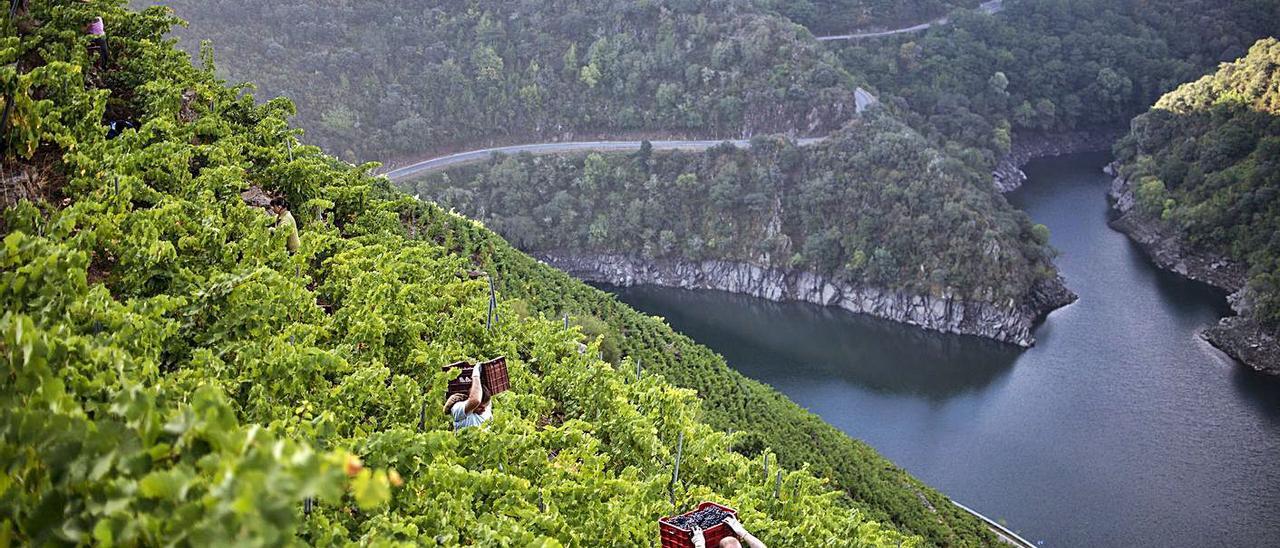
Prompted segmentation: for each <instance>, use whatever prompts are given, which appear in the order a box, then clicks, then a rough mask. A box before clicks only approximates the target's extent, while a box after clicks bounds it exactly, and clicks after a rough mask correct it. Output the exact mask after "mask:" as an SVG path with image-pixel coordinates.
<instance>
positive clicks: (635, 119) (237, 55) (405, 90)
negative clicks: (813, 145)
mask: <svg viewBox="0 0 1280 548" xmlns="http://www.w3.org/2000/svg"><path fill="white" fill-rule="evenodd" d="M163 3H164V4H166V5H170V6H172V7H173V8H174V9H175V10H176V11H177V13H178V15H179V16H181V17H184V18H186V19H189V20H190V21H191V22H192V24H191V26H190V28H189V29H187V30H185V31H182V32H181V35H182V36H184V37H185V38H188V39H189V40H188V41H187V45H188V46H189V47H190V48H194V47H195V44H196V43H197V41H198V40H200V39H212V40H213V42H214V43H215V44H216V46H217V51H218V53H219V56H220V59H222V60H223V64H224V66H225V67H227V68H228V70H227V74H228V75H229V76H230V77H231V78H234V79H245V80H248V79H253V80H254V81H255V82H257V83H258V84H259V85H261V86H262V92H263V93H264V94H265V95H267V96H274V95H277V94H281V95H287V96H290V97H292V98H294V99H295V100H296V101H297V102H298V104H299V106H300V109H299V110H300V112H301V114H300V117H299V118H300V119H299V121H300V123H301V125H302V126H303V127H304V128H306V129H307V130H308V132H309V139H310V140H311V141H312V142H315V143H318V144H321V145H324V146H326V147H327V148H330V149H331V150H334V151H336V152H340V153H342V155H343V156H346V157H348V158H353V157H358V158H361V159H366V160H369V159H386V158H393V157H396V156H398V155H406V154H421V153H423V152H425V151H429V150H440V149H442V148H447V147H455V146H462V145H474V144H486V143H488V142H490V141H491V140H536V139H541V138H548V137H560V136H566V135H583V134H593V133H614V134H616V133H623V132H646V131H652V132H661V133H663V134H682V133H683V134H697V135H709V136H717V137H738V136H750V135H753V134H758V133H770V132H785V131H799V132H802V133H815V132H816V133H825V132H827V131H829V130H831V129H833V128H837V127H839V125H840V122H841V121H842V120H843V119H844V118H845V117H846V116H847V114H848V113H849V111H850V110H852V109H851V108H850V107H851V105H852V99H851V93H852V79H851V78H850V77H849V76H848V75H847V74H846V73H844V71H843V70H841V69H840V68H839V67H838V66H837V63H836V60H835V58H834V56H833V55H832V54H831V53H829V52H828V51H826V50H825V49H824V48H822V47H821V46H820V45H818V44H817V43H816V42H814V41H813V40H812V38H811V37H810V36H809V34H808V33H807V32H805V30H804V29H803V28H802V27H800V26H798V25H795V24H794V23H792V22H790V21H788V20H787V19H785V18H782V17H778V16H776V15H774V14H772V12H770V11H768V10H765V9H763V8H761V7H759V6H757V5H755V3H753V2H752V1H750V0H700V1H682V0H655V1H649V2H598V1H593V0H556V1H545V2H544V1H538V2H533V1H510V0H448V1H445V2H433V3H432V4H431V5H430V6H429V7H426V8H425V9H424V8H423V6H422V5H421V4H418V3H415V2H405V1H404V0H377V1H372V2H324V3H314V2H257V1H245V0H236V1H231V2H204V1H195V0H168V1H165V2H163Z"/></svg>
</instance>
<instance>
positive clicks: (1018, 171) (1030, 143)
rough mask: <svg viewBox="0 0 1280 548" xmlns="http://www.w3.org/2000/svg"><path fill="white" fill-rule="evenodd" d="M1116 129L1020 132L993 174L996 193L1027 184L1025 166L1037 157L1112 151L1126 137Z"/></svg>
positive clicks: (1009, 190)
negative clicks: (1023, 169) (1118, 140)
mask: <svg viewBox="0 0 1280 548" xmlns="http://www.w3.org/2000/svg"><path fill="white" fill-rule="evenodd" d="M1123 134H1124V133H1123V131H1122V130H1120V129H1116V128H1099V129H1091V130H1082V131H1072V132H1067V133H1019V134H1017V135H1015V136H1014V138H1013V145H1012V146H1011V147H1010V150H1009V154H1007V155H1005V157H1004V158H1001V159H1000V162H999V163H997V164H996V169H995V171H994V172H992V174H991V176H992V179H994V181H995V185H996V190H998V191H999V192H1002V193H1003V192H1011V191H1013V190H1017V188H1018V187H1020V186H1022V183H1025V182H1026V181H1027V174H1026V173H1024V172H1023V171H1022V166H1025V165H1027V162H1030V161H1031V160H1034V159H1036V158H1048V157H1050V156H1061V155H1063V154H1076V153H1079V152H1101V151H1106V150H1111V145H1112V144H1113V143H1115V142H1116V140H1117V139H1119V138H1120V137H1121V136H1122V135H1123Z"/></svg>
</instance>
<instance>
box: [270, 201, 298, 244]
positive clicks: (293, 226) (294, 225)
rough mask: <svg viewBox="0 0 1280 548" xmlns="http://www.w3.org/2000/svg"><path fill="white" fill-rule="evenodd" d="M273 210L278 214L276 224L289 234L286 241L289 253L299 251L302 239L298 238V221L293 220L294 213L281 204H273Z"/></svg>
mask: <svg viewBox="0 0 1280 548" xmlns="http://www.w3.org/2000/svg"><path fill="white" fill-rule="evenodd" d="M272 210H273V211H275V214H276V226H278V227H280V229H281V230H284V231H285V233H287V234H288V235H289V239H288V240H287V241H286V242H285V246H286V247H288V248H289V253H297V252H298V247H300V246H301V245H302V240H301V239H299V238H298V222H297V221H295V220H293V214H292V213H289V210H288V209H285V207H284V206H282V205H280V204H276V205H274V206H272Z"/></svg>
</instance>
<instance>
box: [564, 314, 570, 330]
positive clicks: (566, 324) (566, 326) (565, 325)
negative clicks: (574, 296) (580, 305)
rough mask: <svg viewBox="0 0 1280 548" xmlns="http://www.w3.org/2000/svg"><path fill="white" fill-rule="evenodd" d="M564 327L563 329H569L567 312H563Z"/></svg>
mask: <svg viewBox="0 0 1280 548" xmlns="http://www.w3.org/2000/svg"><path fill="white" fill-rule="evenodd" d="M564 328H565V329H569V315H568V314H565V315H564Z"/></svg>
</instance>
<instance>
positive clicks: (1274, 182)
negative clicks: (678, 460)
mask: <svg viewBox="0 0 1280 548" xmlns="http://www.w3.org/2000/svg"><path fill="white" fill-rule="evenodd" d="M1116 151H1117V161H1118V163H1119V164H1120V175H1121V176H1122V177H1123V180H1124V182H1125V183H1126V184H1128V185H1131V186H1132V189H1131V191H1132V193H1133V198H1134V199H1135V200H1136V208H1137V213H1138V214H1140V215H1142V216H1143V218H1145V220H1146V222H1147V223H1150V224H1152V225H1155V226H1157V227H1158V228H1159V229H1160V230H1161V231H1163V232H1167V233H1170V234H1172V235H1174V236H1175V237H1176V238H1177V239H1178V240H1180V241H1181V242H1184V243H1185V244H1186V245H1187V247H1189V248H1190V249H1191V250H1193V251H1205V252H1209V253H1210V254H1212V255H1216V256H1222V257H1226V258H1228V259H1230V260H1231V261H1233V262H1235V263H1238V264H1240V265H1243V267H1244V269H1245V270H1246V273H1245V280H1247V288H1246V290H1245V291H1244V292H1243V293H1242V294H1241V296H1240V297H1241V298H1240V300H1238V301H1237V302H1236V303H1235V304H1236V308H1237V309H1238V310H1239V311H1241V312H1242V313H1243V318H1240V319H1233V321H1231V322H1228V323H1227V324H1226V327H1234V328H1236V329H1237V330H1250V329H1253V328H1254V326H1253V325H1252V322H1254V321H1256V322H1257V323H1258V324H1260V326H1261V328H1262V330H1263V331H1265V332H1266V333H1268V334H1270V335H1271V337H1272V339H1271V341H1272V345H1274V344H1275V342H1274V337H1275V336H1276V335H1277V334H1280V41H1277V40H1276V39H1274V38H1270V39H1265V40H1262V41H1259V42H1258V43H1257V44H1255V45H1254V46H1253V48H1252V49H1250V50H1249V54H1248V55H1246V56H1244V57H1243V58H1241V59H1239V60H1237V61H1235V62H1232V63H1228V64H1224V65H1223V66H1222V67H1221V68H1220V69H1219V70H1218V71H1217V72H1216V73H1215V74H1212V75H1209V76H1205V77H1204V78H1201V79H1199V80H1197V81H1195V82H1192V83H1189V84H1186V85H1183V86H1181V87H1179V88H1178V89H1176V90H1174V91H1173V92H1171V93H1169V94H1167V95H1165V96H1163V97H1161V98H1160V100H1159V101H1157V102H1156V104H1155V106H1154V107H1153V108H1152V109H1151V110H1150V112H1148V113H1146V114H1144V115H1142V116H1139V117H1138V118H1136V119H1135V120H1134V121H1133V129H1132V131H1131V132H1130V134H1129V135H1128V136H1127V137H1126V138H1125V139H1124V140H1122V141H1121V142H1120V143H1119V144H1117V145H1116ZM1225 280H1226V281H1225V282H1219V283H1218V284H1219V285H1223V286H1224V287H1227V288H1228V289H1230V290H1233V291H1234V290H1237V289H1241V287H1239V286H1240V285H1245V283H1244V282H1245V280H1234V279H1231V278H1230V277H1227V278H1226V279H1225ZM1209 281H1211V282H1212V281H1215V280H1214V279H1212V278H1210V280H1209ZM1209 334H1210V338H1211V340H1216V342H1219V343H1222V344H1223V345H1228V346H1230V344H1231V342H1230V341H1231V340H1232V338H1231V337H1230V334H1229V333H1225V332H1222V331H1213V330H1211V331H1210V332H1209ZM1227 350H1228V351H1229V352H1232V353H1233V354H1237V355H1238V356H1240V352H1242V351H1244V350H1243V349H1240V348H1236V349H1233V348H1230V347H1228V348H1227ZM1240 357H1242V359H1244V360H1245V361H1254V362H1256V364H1255V367H1257V366H1266V368H1269V369H1275V368H1276V367H1277V366H1280V364H1276V363H1269V364H1267V363H1261V362H1258V361H1257V360H1256V359H1255V360H1250V359H1249V356H1248V355H1243V356H1240ZM1271 358H1272V359H1275V358H1276V356H1271ZM1277 372H1280V371H1277Z"/></svg>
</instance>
